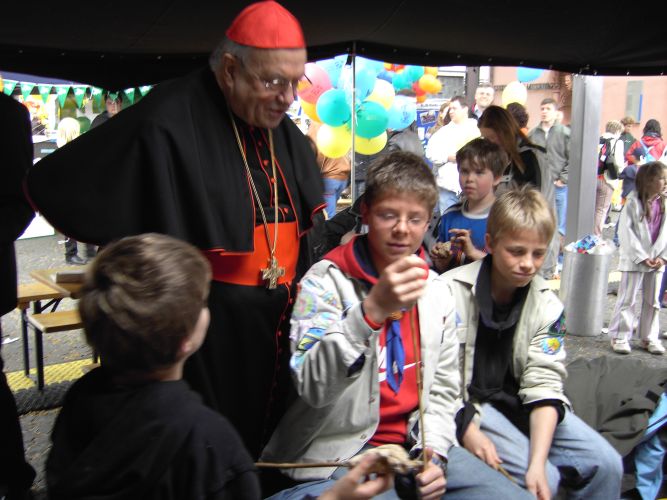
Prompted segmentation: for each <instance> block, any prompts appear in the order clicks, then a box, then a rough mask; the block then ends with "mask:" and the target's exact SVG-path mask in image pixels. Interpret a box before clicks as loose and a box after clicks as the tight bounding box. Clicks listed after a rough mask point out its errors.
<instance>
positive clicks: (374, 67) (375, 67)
mask: <svg viewBox="0 0 667 500" xmlns="http://www.w3.org/2000/svg"><path fill="white" fill-rule="evenodd" d="M355 65H356V68H357V71H361V70H364V69H367V70H369V71H372V72H373V74H374V75H375V76H377V75H378V73H379V72H380V71H382V70H384V63H383V62H381V61H376V60H375V59H367V58H365V57H361V56H357V58H356V60H355Z"/></svg>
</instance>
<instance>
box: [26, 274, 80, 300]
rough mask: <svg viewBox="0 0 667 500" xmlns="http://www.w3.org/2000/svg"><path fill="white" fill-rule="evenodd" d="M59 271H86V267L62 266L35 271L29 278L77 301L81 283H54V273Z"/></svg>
mask: <svg viewBox="0 0 667 500" xmlns="http://www.w3.org/2000/svg"><path fill="white" fill-rule="evenodd" d="M59 271H82V272H85V271H86V266H63V267H54V268H52V269H36V270H34V271H31V272H30V276H32V277H33V278H35V279H36V280H37V281H39V282H40V283H44V284H45V285H48V286H50V287H51V288H53V289H54V290H56V291H58V292H60V293H62V294H63V295H64V296H65V297H69V298H72V299H78V298H79V295H80V293H81V287H82V286H83V283H56V273H57V272H59Z"/></svg>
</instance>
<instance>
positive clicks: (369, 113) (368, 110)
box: [356, 101, 389, 139]
mask: <svg viewBox="0 0 667 500" xmlns="http://www.w3.org/2000/svg"><path fill="white" fill-rule="evenodd" d="M388 121H389V115H388V114H387V110H386V109H384V107H383V106H382V104H379V103H377V102H373V101H364V102H362V103H361V105H360V106H359V109H358V110H357V128H356V134H357V135H358V136H359V137H364V138H366V139H371V138H373V137H376V136H378V135H380V134H381V133H382V132H384V131H385V130H386V128H387V123H388Z"/></svg>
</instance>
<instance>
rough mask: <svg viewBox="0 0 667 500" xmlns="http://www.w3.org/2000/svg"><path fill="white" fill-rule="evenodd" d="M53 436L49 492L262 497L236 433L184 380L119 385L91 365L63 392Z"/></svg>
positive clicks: (119, 498) (109, 496)
mask: <svg viewBox="0 0 667 500" xmlns="http://www.w3.org/2000/svg"><path fill="white" fill-rule="evenodd" d="M51 439H52V441H53V447H52V449H51V453H50V454H49V458H48V460H47V464H46V476H47V482H48V487H49V498H51V499H53V500H61V499H62V500H70V499H73V498H76V499H80V500H85V499H91V500H92V499H96V500H124V499H127V500H134V499H139V498H141V499H146V500H149V499H156V500H157V499H160V500H170V499H173V500H182V499H187V498H202V499H209V500H214V499H215V500H222V499H235V500H236V499H248V500H256V499H258V498H260V491H259V483H258V481H257V476H256V472H255V468H254V464H253V462H252V460H251V458H250V456H249V455H248V453H247V452H246V451H245V450H244V449H243V446H242V445H241V440H240V438H239V436H238V434H237V433H236V432H235V431H234V429H232V427H231V426H230V425H229V423H228V422H227V421H226V420H225V418H224V417H222V416H220V415H219V414H218V413H216V412H214V411H212V410H210V409H209V408H207V407H206V406H204V405H203V404H202V402H201V399H200V397H199V396H198V395H197V394H195V393H194V392H193V391H191V390H190V389H189V388H188V387H187V384H186V383H185V382H183V381H182V380H179V381H171V382H149V383H144V384H141V385H136V386H132V385H118V384H115V383H114V382H113V380H112V378H111V377H110V376H109V374H108V373H107V372H106V371H105V369H104V368H98V369H95V370H93V371H92V372H90V373H87V374H86V375H84V376H83V378H81V379H80V380H78V381H77V382H76V383H75V384H74V385H73V386H72V389H71V390H70V391H69V392H68V394H67V396H66V398H65V403H64V405H63V409H62V411H61V412H60V414H59V415H58V419H57V420H56V424H55V426H54V428H53V433H52V436H51Z"/></svg>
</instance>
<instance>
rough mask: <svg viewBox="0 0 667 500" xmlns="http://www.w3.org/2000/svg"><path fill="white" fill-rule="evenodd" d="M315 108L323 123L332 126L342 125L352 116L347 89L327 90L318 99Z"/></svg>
mask: <svg viewBox="0 0 667 500" xmlns="http://www.w3.org/2000/svg"><path fill="white" fill-rule="evenodd" d="M315 109H316V111H317V116H319V117H320V120H322V123H326V124H327V125H330V126H331V127H340V126H341V125H343V124H344V123H346V122H348V121H350V118H352V113H351V111H350V105H349V104H348V102H347V97H346V96H345V91H344V90H340V89H329V90H327V91H326V92H325V93H324V94H322V95H321V96H320V98H319V99H318V100H317V104H316V106H315Z"/></svg>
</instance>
